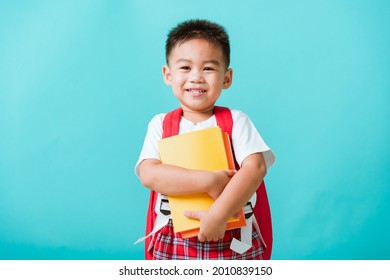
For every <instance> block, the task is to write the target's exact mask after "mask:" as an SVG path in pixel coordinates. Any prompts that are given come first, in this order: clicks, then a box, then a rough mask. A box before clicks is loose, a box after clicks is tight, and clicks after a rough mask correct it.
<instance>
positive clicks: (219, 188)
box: [136, 20, 274, 259]
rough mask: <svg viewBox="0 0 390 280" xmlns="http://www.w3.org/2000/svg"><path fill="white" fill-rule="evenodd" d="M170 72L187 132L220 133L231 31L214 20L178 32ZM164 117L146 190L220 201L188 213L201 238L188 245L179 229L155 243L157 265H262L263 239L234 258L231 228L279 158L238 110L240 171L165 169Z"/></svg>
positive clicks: (148, 142)
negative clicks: (217, 112) (217, 111)
mask: <svg viewBox="0 0 390 280" xmlns="http://www.w3.org/2000/svg"><path fill="white" fill-rule="evenodd" d="M166 60H167V65H166V66H164V67H163V69H162V74H163V78H164V81H165V83H166V85H168V86H171V87H172V90H173V93H174V95H175V96H176V98H177V99H178V100H179V102H180V107H181V109H182V112H183V113H182V118H181V121H180V132H179V133H185V132H189V131H194V130H197V129H203V128H208V127H213V126H216V119H215V116H214V105H215V103H216V101H217V100H218V98H219V96H220V95H221V93H222V90H223V89H227V88H229V87H230V85H231V84H232V77H233V71H232V69H230V68H229V64H230V45H229V38H228V35H227V34H226V32H225V30H224V28H223V27H222V26H220V25H218V24H215V23H212V22H209V21H206V20H189V21H186V22H183V23H181V24H179V25H178V26H177V27H176V28H174V29H172V30H171V32H170V33H169V35H168V39H167V42H166ZM164 116H165V115H164V114H159V115H157V116H155V117H154V118H153V119H152V121H151V122H150V123H149V127H148V132H147V136H146V138H145V142H144V146H143V149H142V152H141V155H140V158H139V160H138V162H137V165H136V174H137V175H138V176H139V178H140V180H141V182H142V184H143V185H144V186H146V187H148V188H150V189H151V190H153V191H155V192H157V193H160V194H192V193H202V192H207V193H208V194H209V195H210V196H211V197H213V198H214V199H215V202H214V203H213V205H212V206H211V208H210V209H209V210H207V211H202V212H186V213H185V215H186V216H187V217H189V218H193V219H199V220H200V231H199V234H198V237H197V238H190V239H182V238H181V237H180V235H178V234H175V233H174V232H173V228H172V223H171V221H169V222H168V224H167V225H166V226H164V227H163V228H162V229H161V230H160V231H159V232H157V233H156V234H157V236H155V238H153V241H152V246H153V248H152V250H153V258H154V259H229V258H231V259H261V254H262V250H263V247H262V246H263V245H262V242H261V236H260V235H259V234H257V233H256V231H254V232H253V238H252V247H251V249H250V250H248V251H247V252H245V253H243V254H238V253H236V252H234V251H232V250H230V248H229V245H230V242H231V240H232V239H233V238H236V237H237V238H239V232H240V231H239V230H231V231H226V232H225V229H226V223H227V220H228V219H229V218H230V217H231V216H233V215H234V214H235V213H237V212H238V211H239V210H240V209H241V208H242V207H243V206H244V205H245V204H246V203H247V202H248V201H249V200H250V198H251V197H252V195H253V194H254V193H255V192H256V189H257V188H258V186H259V185H260V183H261V182H262V181H263V178H264V176H265V174H266V171H267V168H269V167H270V166H271V165H272V164H273V161H274V155H273V153H272V151H271V150H270V149H269V148H268V146H267V145H266V144H265V143H264V141H263V140H262V138H261V136H260V135H259V134H258V132H257V130H256V129H255V127H254V126H253V124H252V122H251V121H250V120H249V118H248V117H247V116H246V115H245V114H243V113H242V112H240V111H237V110H232V117H233V121H234V125H233V135H232V145H233V150H234V152H235V158H236V160H237V162H238V163H239V165H240V167H241V168H240V169H239V171H237V172H235V171H232V170H220V171H215V172H209V171H199V170H188V169H184V168H180V167H177V166H172V165H166V164H162V163H161V161H160V158H159V154H158V148H157V143H158V141H159V140H160V139H161V138H162V122H163V119H164Z"/></svg>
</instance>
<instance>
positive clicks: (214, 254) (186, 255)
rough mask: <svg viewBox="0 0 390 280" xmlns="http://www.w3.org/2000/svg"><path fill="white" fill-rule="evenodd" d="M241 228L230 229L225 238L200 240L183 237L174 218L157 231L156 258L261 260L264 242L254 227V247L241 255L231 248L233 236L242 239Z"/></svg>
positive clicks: (154, 252) (154, 246)
mask: <svg viewBox="0 0 390 280" xmlns="http://www.w3.org/2000/svg"><path fill="white" fill-rule="evenodd" d="M240 235H241V234H240V229H234V230H228V231H226V232H225V236H224V238H223V240H220V241H216V242H214V241H210V242H200V241H199V240H198V238H197V237H193V238H187V239H183V238H181V236H180V234H175V232H174V231H173V225H172V220H170V221H169V223H168V224H167V225H166V226H164V227H163V228H162V229H161V230H160V231H159V232H158V233H156V235H155V238H154V240H153V241H152V242H153V248H152V250H153V259H155V260H261V259H263V244H262V242H261V239H260V237H259V234H258V233H257V231H256V230H255V229H254V228H253V229H252V248H250V249H249V250H248V251H246V252H245V253H244V254H242V255H240V254H238V253H236V252H234V251H232V250H230V243H231V241H232V239H233V237H235V238H237V239H239V240H240Z"/></svg>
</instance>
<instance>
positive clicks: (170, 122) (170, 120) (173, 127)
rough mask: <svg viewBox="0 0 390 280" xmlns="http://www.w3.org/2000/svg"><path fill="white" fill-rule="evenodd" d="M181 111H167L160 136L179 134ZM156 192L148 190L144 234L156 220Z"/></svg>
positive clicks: (148, 253)
mask: <svg viewBox="0 0 390 280" xmlns="http://www.w3.org/2000/svg"><path fill="white" fill-rule="evenodd" d="M182 113H183V110H182V109H181V108H178V109H176V110H174V111H171V112H169V113H167V114H166V115H165V117H164V121H163V133H162V138H167V137H171V136H174V135H177V134H179V129H180V120H181V115H182ZM157 195H158V194H157V193H156V192H155V191H150V197H149V206H148V212H147V216H146V232H145V234H146V235H148V234H149V233H150V232H151V231H152V230H153V228H154V222H155V220H156V217H157V214H156V212H155V211H154V208H155V206H156V201H157ZM152 238H153V237H148V238H146V240H145V259H146V260H152V259H153V254H152V252H151V251H150V250H148V249H149V245H150V242H152Z"/></svg>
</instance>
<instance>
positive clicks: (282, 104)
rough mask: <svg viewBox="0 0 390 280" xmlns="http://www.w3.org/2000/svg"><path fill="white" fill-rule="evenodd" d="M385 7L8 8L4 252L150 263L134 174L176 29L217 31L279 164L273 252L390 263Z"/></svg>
mask: <svg viewBox="0 0 390 280" xmlns="http://www.w3.org/2000/svg"><path fill="white" fill-rule="evenodd" d="M389 3H390V2H389V1H385V0H384V1H379V0H377V1H373V0H370V1H369V0H367V1H363V0H350V1H346V0H344V1H342V0H323V1H312V0H306V1H305V0H298V1H255V0H252V1H228V0H224V1H209V0H197V1H181V0H180V1H179V0H176V1H172V0H167V1H141V0H139V1H130V0H127V1H125V0H123V1H108V0H106V1H103V0H102V1H1V2H0V133H1V134H0V259H142V258H143V245H142V244H140V245H136V246H133V245H132V243H133V242H134V241H135V240H136V239H137V238H138V237H140V236H142V235H143V233H144V225H145V212H146V205H147V201H148V191H147V190H146V189H145V188H143V187H142V186H141V184H140V183H139V181H138V179H137V178H136V177H135V175H134V172H133V167H134V164H135V162H136V160H137V157H138V154H139V152H140V149H141V146H142V143H143V138H144V135H145V132H146V127H147V124H148V122H149V120H150V119H151V118H152V117H153V116H154V114H156V113H159V112H166V111H168V110H171V109H174V108H176V107H177V106H178V103H177V101H176V100H175V99H174V97H173V95H172V94H171V89H170V88H168V87H166V86H165V85H164V83H163V80H162V77H161V67H162V66H163V64H164V62H165V61H164V59H165V58H164V43H165V39H166V34H167V32H168V30H169V29H170V28H172V27H173V26H174V25H176V24H177V23H178V22H180V21H182V20H185V19H189V18H206V19H211V20H214V21H216V22H219V23H221V24H223V25H224V26H225V27H226V29H227V30H228V32H229V34H230V37H231V45H232V65H231V66H232V68H233V69H234V82H233V86H232V87H231V88H230V89H229V90H227V91H226V92H224V94H223V97H222V98H221V100H220V102H219V104H220V105H225V106H229V107H231V108H236V109H240V110H243V111H244V112H246V113H247V114H248V115H249V116H250V117H251V118H252V120H253V122H254V123H255V125H256V126H257V127H258V129H259V131H260V133H261V134H262V136H263V138H264V139H265V141H266V142H267V143H268V144H269V145H270V147H272V148H273V150H274V152H275V154H276V155H277V162H276V164H275V165H274V167H273V168H272V169H270V170H269V172H268V175H267V177H266V184H267V187H268V193H269V198H270V203H271V207H272V214H273V222H274V251H273V259H390V234H389V230H390V223H389V212H390V205H389V201H390V200H389V198H390V194H389V188H388V187H389V184H390V160H389V158H390V149H389V143H390V132H389V131H390V130H389V127H390V126H389V119H390V116H389V111H390V110H389V105H390V104H389V103H390V102H389V99H390V98H389V95H390V92H389V89H390V79H389V77H390V59H389V49H390V37H389V35H390V32H389V26H390V18H389V13H390V4H389Z"/></svg>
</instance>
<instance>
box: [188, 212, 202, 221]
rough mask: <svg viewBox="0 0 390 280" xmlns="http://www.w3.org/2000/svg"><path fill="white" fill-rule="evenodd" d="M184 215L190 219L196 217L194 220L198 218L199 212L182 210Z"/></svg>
mask: <svg viewBox="0 0 390 280" xmlns="http://www.w3.org/2000/svg"><path fill="white" fill-rule="evenodd" d="M184 216H186V217H187V218H190V219H196V220H199V219H200V213H199V212H197V211H184Z"/></svg>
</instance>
